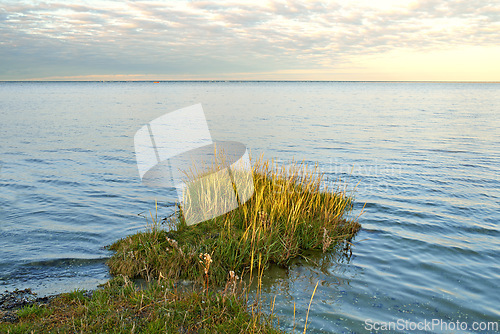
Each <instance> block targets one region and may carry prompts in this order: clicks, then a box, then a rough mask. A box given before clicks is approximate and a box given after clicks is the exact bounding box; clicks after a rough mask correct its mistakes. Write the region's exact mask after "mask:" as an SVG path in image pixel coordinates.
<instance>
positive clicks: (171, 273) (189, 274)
mask: <svg viewBox="0 0 500 334" xmlns="http://www.w3.org/2000/svg"><path fill="white" fill-rule="evenodd" d="M252 174H253V183H254V189H255V191H254V193H253V195H252V196H251V197H250V199H249V200H248V201H247V202H246V203H244V204H242V205H240V206H239V207H238V208H237V209H235V210H233V211H230V212H228V213H226V214H223V215H221V216H218V217H216V218H213V219H210V220H207V221H204V222H202V223H199V224H196V225H191V226H187V224H186V222H185V221H184V219H183V216H182V211H179V214H178V216H177V217H175V218H171V219H170V220H169V221H168V225H169V227H170V230H169V231H167V230H165V229H162V228H160V226H158V224H157V219H153V221H154V224H153V225H152V226H151V228H150V230H149V231H147V232H142V233H137V234H135V235H132V236H129V237H127V238H124V239H121V240H119V241H117V242H115V243H114V244H113V245H111V246H110V249H111V250H114V251H116V252H115V254H114V255H113V257H112V258H111V259H110V260H109V261H108V265H109V267H110V271H111V273H112V274H115V275H117V274H120V275H126V276H128V277H134V278H139V277H141V278H146V279H151V278H153V277H160V276H162V277H168V278H172V279H177V280H178V279H185V280H190V281H197V282H199V283H200V284H206V285H208V284H215V285H221V284H223V283H224V281H225V279H226V277H227V275H228V272H230V271H233V272H235V273H236V274H238V275H240V276H243V275H244V274H245V273H248V274H250V275H252V272H253V269H254V268H256V267H257V265H258V263H259V262H260V265H261V266H262V268H264V269H265V268H266V267H267V266H268V265H269V264H270V263H275V264H278V265H282V266H286V265H287V264H288V263H289V261H290V260H291V259H293V258H296V257H298V256H300V255H302V253H303V252H304V251H306V250H322V251H323V252H325V251H328V250H331V249H333V248H334V247H335V246H336V245H338V244H340V243H343V242H345V241H347V242H348V241H349V240H350V239H351V238H352V237H353V236H354V235H355V234H356V232H357V231H358V230H359V229H360V225H359V223H358V222H357V221H356V220H355V219H347V215H348V214H349V212H350V211H351V210H352V205H353V200H352V197H351V196H348V195H347V194H346V192H345V191H341V190H339V189H335V190H332V189H328V188H324V187H323V180H324V175H323V174H321V173H319V171H318V168H317V166H316V167H313V168H309V167H308V166H307V165H305V164H304V163H293V164H291V165H290V166H283V167H279V166H278V165H277V164H276V163H275V162H273V161H263V160H262V158H261V159H259V160H258V161H257V162H256V163H255V164H254V166H253V167H252ZM184 210H189V208H184ZM204 254H208V255H210V258H211V260H212V261H213V262H211V264H210V267H209V270H210V275H207V273H206V272H205V271H206V270H207V268H206V266H205V261H204V260H203V259H200V257H204Z"/></svg>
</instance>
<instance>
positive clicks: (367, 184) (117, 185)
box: [0, 82, 500, 333]
mask: <svg viewBox="0 0 500 334" xmlns="http://www.w3.org/2000/svg"><path fill="white" fill-rule="evenodd" d="M195 103H202V104H203V107H204V110H205V114H206V117H207V121H208V123H209V127H210V130H211V133H212V137H213V138H214V139H216V140H236V141H240V142H242V143H245V144H246V145H247V146H248V147H249V148H250V149H251V151H252V152H253V155H254V156H257V155H259V154H260V153H265V155H266V156H267V157H276V158H277V159H279V160H280V161H283V162H286V161H289V160H290V159H291V158H292V157H293V158H295V159H298V160H302V159H304V160H306V161H309V162H318V163H319V164H320V167H321V169H322V170H323V171H324V172H326V173H327V177H328V179H327V180H328V181H331V182H334V181H336V180H338V179H339V178H341V180H342V182H343V181H344V180H346V181H347V182H348V187H349V189H352V188H354V186H355V185H356V184H357V183H358V182H359V185H358V186H357V188H356V191H355V194H356V207H355V214H359V213H360V211H361V208H362V206H363V205H364V204H365V203H366V206H365V210H364V213H363V214H362V215H361V217H360V222H361V224H362V225H363V229H362V231H361V232H360V233H359V234H358V235H357V237H356V239H355V240H354V241H353V242H354V247H353V248H352V252H353V253H352V256H351V257H350V258H345V257H334V256H317V255H313V256H312V258H313V260H314V261H316V262H319V263H320V264H321V266H320V267H314V266H310V265H307V264H302V265H296V266H292V267H291V268H290V270H280V269H275V270H272V271H270V272H269V274H268V275H266V276H267V277H266V284H265V289H264V290H265V291H264V292H265V294H266V295H268V296H275V295H276V296H277V297H276V305H275V313H277V314H278V315H279V316H280V324H281V325H282V326H283V328H285V329H291V328H293V326H294V321H293V303H294V302H295V303H296V308H297V314H296V319H295V322H296V326H297V329H299V331H302V330H303V326H304V320H305V315H306V314H305V313H306V311H307V306H308V303H309V299H310V297H311V294H312V291H313V289H314V286H315V284H316V282H317V281H320V284H319V286H318V290H317V292H316V295H315V297H314V301H313V304H312V307H311V311H310V315H309V321H310V324H309V327H308V332H317V333H323V332H324V333H328V332H347V333H349V332H356V333H364V332H369V331H370V330H367V329H366V328H365V327H366V325H367V323H365V321H369V322H371V323H372V324H373V323H374V322H375V321H379V322H384V321H385V322H389V321H393V322H396V321H398V320H400V321H403V322H404V321H409V322H414V323H416V322H424V321H426V320H427V321H432V319H440V320H441V321H443V322H456V321H460V322H464V323H467V324H469V325H470V326H472V325H473V323H474V322H482V321H484V322H496V321H499V320H500V293H499V292H498V288H499V286H500V256H499V251H500V238H499V237H500V232H499V220H500V183H499V175H500V117H499V114H500V85H498V84H459V83H447V84H441V83H336V82H332V83H307V82H304V83H272V82H268V83H258V82H257V83H248V82H247V83H245V82H242V83H238V82H235V83H224V82H220V83H196V82H190V83H189V82H188V83H159V84H153V83H0V117H1V118H0V119H1V123H0V124H1V125H0V126H1V128H0V129H1V131H0V143H1V149H0V154H1V155H0V163H1V167H0V168H1V169H0V289H1V290H13V289H15V288H25V287H31V288H32V289H33V290H34V291H35V292H38V293H39V294H50V293H55V292H62V291H69V290H72V289H75V288H81V287H83V288H93V287H95V286H96V285H97V284H99V283H101V282H104V281H106V280H107V279H108V274H107V268H106V266H105V264H104V261H105V259H106V258H107V257H109V256H110V253H109V252H108V251H106V250H105V249H104V248H103V247H104V246H105V245H107V244H110V243H112V242H113V241H115V240H117V239H118V238H121V237H124V236H126V235H128V234H131V233H133V232H135V231H137V230H139V229H143V228H144V226H145V224H146V220H145V219H144V218H143V217H142V216H143V215H145V214H147V213H148V212H149V211H150V210H153V208H154V200H155V199H158V201H159V202H160V204H161V205H162V208H161V212H160V214H168V213H169V212H171V210H172V205H173V203H174V201H175V193H173V192H172V191H171V190H169V189H166V190H165V191H164V192H163V193H161V192H159V191H158V190H156V189H148V188H146V187H144V186H143V185H142V184H141V183H140V180H139V177H138V172H137V167H136V163H135V155H134V146H133V136H134V134H135V132H136V131H137V130H138V129H139V128H140V127H141V126H143V125H144V124H146V123H148V122H149V121H151V120H152V119H154V118H156V117H158V116H161V115H163V114H165V113H167V112H170V111H173V110H176V109H179V108H182V107H186V106H189V105H192V104H195ZM369 319H370V320H369ZM372 331H373V332H374V331H375V330H374V329H372ZM391 332H395V331H394V330H392V331H391ZM396 332H397V331H396ZM401 332H408V330H402V331H401ZM415 332H419V331H418V330H417V331H415ZM434 332H473V331H472V330H469V331H466V330H463V331H462V330H448V331H446V330H443V331H441V330H440V328H439V327H437V328H434ZM490 332H494V331H490Z"/></svg>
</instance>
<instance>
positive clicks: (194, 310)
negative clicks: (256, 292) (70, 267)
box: [0, 276, 281, 334]
mask: <svg viewBox="0 0 500 334" xmlns="http://www.w3.org/2000/svg"><path fill="white" fill-rule="evenodd" d="M230 283H231V281H230V280H229V281H228V284H230ZM17 316H18V321H17V322H16V323H1V322H0V332H1V333H241V332H245V333H269V334H274V333H281V331H279V330H277V329H275V328H274V327H273V324H272V316H266V315H263V314H259V315H258V316H256V315H255V314H252V313H251V312H249V310H248V307H247V304H246V301H245V298H242V294H241V290H238V291H236V290H231V289H228V288H226V289H225V290H223V291H219V292H210V293H209V294H205V293H201V292H197V291H177V289H176V288H175V285H174V284H173V283H172V281H169V280H166V279H159V280H155V281H152V282H150V284H148V286H147V287H146V288H145V289H139V288H138V287H137V286H136V285H135V284H134V283H133V282H132V281H130V280H129V279H128V278H127V277H124V276H118V277H115V278H113V279H112V280H110V281H109V282H108V283H106V284H105V285H104V286H103V287H102V289H98V290H96V291H94V292H93V293H92V294H83V293H81V291H76V292H73V293H66V294H62V295H59V296H58V297H57V298H55V299H54V300H52V301H51V302H50V304H49V305H45V306H27V307H24V308H23V309H20V310H18V311H17Z"/></svg>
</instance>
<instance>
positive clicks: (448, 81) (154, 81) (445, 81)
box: [0, 79, 500, 84]
mask: <svg viewBox="0 0 500 334" xmlns="http://www.w3.org/2000/svg"><path fill="white" fill-rule="evenodd" d="M0 82H152V83H162V82H353V83H354V82H357V83H359V82H366V83H495V84H498V83H500V81H479V80H469V81H468V80H237V79H234V80H222V79H219V80H217V79H214V80H133V79H132V80H36V79H35V80H33V79H27V80H0Z"/></svg>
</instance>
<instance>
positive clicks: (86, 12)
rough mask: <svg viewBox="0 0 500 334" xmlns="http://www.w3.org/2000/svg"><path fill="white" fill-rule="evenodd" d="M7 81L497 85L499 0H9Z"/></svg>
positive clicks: (3, 39) (2, 64) (0, 47)
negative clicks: (452, 83)
mask: <svg viewBox="0 0 500 334" xmlns="http://www.w3.org/2000/svg"><path fill="white" fill-rule="evenodd" d="M0 80H348V81H350V80H353V81H379V80H380V81H400V80H401V81H500V0H474V1H471V0H448V1H445V0H441V1H438V0H411V1H410V0H341V1H281V0H280V1H274V0H271V1H258V0H253V1H246V0H245V1H244V0H234V1H197V0H192V1H175V0H169V1H92V0H88V1H85V0H80V1H73V0H65V1H62V0H56V1H52V0H48V1H23V0H14V1H12V0H0Z"/></svg>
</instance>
